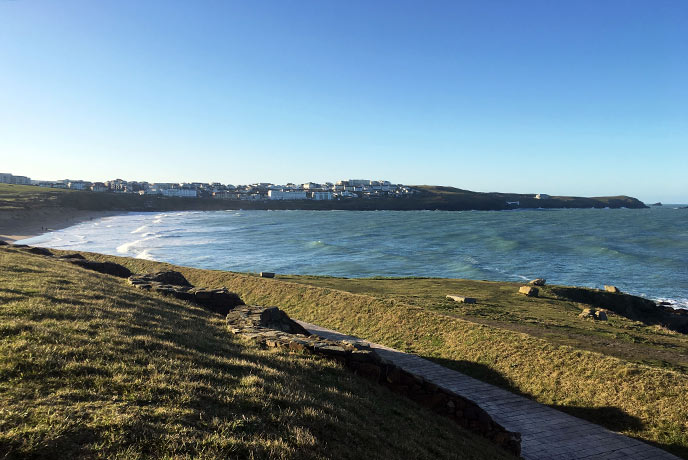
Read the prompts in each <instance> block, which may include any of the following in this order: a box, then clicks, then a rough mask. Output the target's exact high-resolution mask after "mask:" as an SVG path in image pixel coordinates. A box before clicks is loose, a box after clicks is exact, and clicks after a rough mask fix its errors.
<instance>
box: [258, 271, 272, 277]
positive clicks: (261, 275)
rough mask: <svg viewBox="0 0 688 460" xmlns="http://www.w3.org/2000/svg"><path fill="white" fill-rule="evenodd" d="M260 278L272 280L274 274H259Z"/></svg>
mask: <svg viewBox="0 0 688 460" xmlns="http://www.w3.org/2000/svg"><path fill="white" fill-rule="evenodd" d="M260 277H261V278H274V277H275V274H274V273H272V272H260Z"/></svg>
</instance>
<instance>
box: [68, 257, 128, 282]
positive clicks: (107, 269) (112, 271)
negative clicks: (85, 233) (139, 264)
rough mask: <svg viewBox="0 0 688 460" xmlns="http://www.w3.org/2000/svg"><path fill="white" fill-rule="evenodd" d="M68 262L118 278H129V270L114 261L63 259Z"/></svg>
mask: <svg viewBox="0 0 688 460" xmlns="http://www.w3.org/2000/svg"><path fill="white" fill-rule="evenodd" d="M65 260H66V261H67V262H69V263H70V264H73V265H76V266H79V267H81V268H85V269H86V270H93V271H96V272H98V273H104V274H106V275H112V276H116V277H118V278H129V277H130V276H131V271H130V270H129V269H128V268H127V267H125V266H124V265H120V264H116V263H114V262H95V261H93V260H85V259H74V258H71V259H65Z"/></svg>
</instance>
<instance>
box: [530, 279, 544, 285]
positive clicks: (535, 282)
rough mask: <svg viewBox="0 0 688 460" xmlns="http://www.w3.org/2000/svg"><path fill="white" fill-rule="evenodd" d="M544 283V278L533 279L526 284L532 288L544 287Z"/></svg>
mask: <svg viewBox="0 0 688 460" xmlns="http://www.w3.org/2000/svg"><path fill="white" fill-rule="evenodd" d="M546 282H547V280H546V279H544V278H535V279H534V280H532V281H530V282H529V283H528V284H532V285H533V286H544V285H545V283H546Z"/></svg>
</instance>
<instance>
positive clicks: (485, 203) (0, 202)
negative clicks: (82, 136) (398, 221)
mask: <svg viewBox="0 0 688 460" xmlns="http://www.w3.org/2000/svg"><path fill="white" fill-rule="evenodd" d="M414 187H415V188H416V189H418V190H419V191H420V193H419V194H416V195H414V196H413V197H408V198H378V199H345V200H332V201H313V200H295V201H269V200H267V201H240V200H216V199H210V198H174V197H163V196H154V195H145V196H139V195H134V194H117V193H95V192H88V191H75V190H61V189H45V188H39V187H33V186H27V185H8V184H0V211H3V210H19V209H37V208H42V207H64V208H73V209H79V210H91V211H113V210H117V211H170V210H221V209H304V210H331V209H341V210H351V211H371V210H400V211H405V210H422V209H427V210H435V209H438V210H445V211H459V210H471V209H474V210H505V209H513V206H509V205H507V202H514V201H519V202H520V206H519V207H520V208H605V207H611V208H619V207H626V208H645V207H646V206H645V205H644V204H643V203H641V202H640V201H638V200H637V199H635V198H631V197H627V196H616V197H595V198H582V197H551V198H550V199H547V200H538V199H535V195H534V194H529V195H527V194H513V193H511V194H510V193H481V192H472V191H469V190H461V189H457V188H453V187H439V186H427V185H419V186H414Z"/></svg>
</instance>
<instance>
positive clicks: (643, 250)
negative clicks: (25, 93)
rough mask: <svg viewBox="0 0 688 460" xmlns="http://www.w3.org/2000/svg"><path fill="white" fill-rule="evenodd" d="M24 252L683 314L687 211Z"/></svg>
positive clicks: (325, 216) (78, 233)
mask: <svg viewBox="0 0 688 460" xmlns="http://www.w3.org/2000/svg"><path fill="white" fill-rule="evenodd" d="M22 243H26V244H33V245H38V246H46V247H53V248H58V249H74V250H84V251H93V252H100V253H105V254H112V255H123V256H129V257H139V258H144V259H151V260H158V261H165V262H170V263H174V264H179V265H187V266H193V267H198V268H207V269H219V270H231V271H240V272H256V271H274V272H277V273H289V274H308V275H329V276H339V277H372V276H385V277H405V276H417V277H444V278H469V279H485V280H495V281H519V280H528V279H532V278H536V277H543V278H546V279H547V280H548V282H549V283H552V284H565V285H576V286H588V287H601V286H602V285H603V284H614V285H616V286H618V287H619V288H620V289H621V290H623V291H625V292H629V293H632V294H636V295H642V296H644V297H648V298H651V299H655V300H664V301H669V302H671V303H672V304H673V305H674V306H677V307H683V308H688V209H680V208H679V207H678V206H664V207H662V208H650V209H641V210H637V209H636V210H631V209H571V210H563V209H562V210H518V211H461V212H444V211H398V212H397V211H373V212H366V211H210V212H167V213H159V212H158V213H130V214H126V215H120V216H113V217H106V218H102V219H99V220H94V221H89V222H84V223H81V224H79V225H75V226H73V227H70V228H67V229H64V230H60V231H55V232H50V233H47V234H44V235H41V236H38V237H35V238H31V239H28V240H23V241H22Z"/></svg>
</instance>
